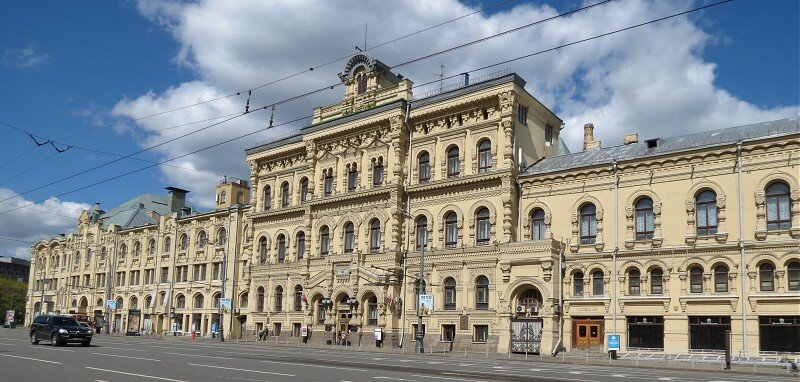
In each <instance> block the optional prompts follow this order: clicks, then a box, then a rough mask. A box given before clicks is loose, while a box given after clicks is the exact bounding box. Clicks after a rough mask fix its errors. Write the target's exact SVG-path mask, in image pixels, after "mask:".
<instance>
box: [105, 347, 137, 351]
mask: <svg viewBox="0 0 800 382" xmlns="http://www.w3.org/2000/svg"><path fill="white" fill-rule="evenodd" d="M101 347H102V348H103V349H114V350H128V351H144V350H142V349H126V348H112V347H110V346H101Z"/></svg>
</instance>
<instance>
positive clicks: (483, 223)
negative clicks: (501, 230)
mask: <svg viewBox="0 0 800 382" xmlns="http://www.w3.org/2000/svg"><path fill="white" fill-rule="evenodd" d="M475 229H476V232H475V241H476V242H477V244H478V245H486V244H489V237H490V236H491V233H492V227H491V223H490V222H489V209H488V208H486V207H481V208H480V209H478V211H477V212H476V213H475Z"/></svg>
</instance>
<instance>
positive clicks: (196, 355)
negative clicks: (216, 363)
mask: <svg viewBox="0 0 800 382" xmlns="http://www.w3.org/2000/svg"><path fill="white" fill-rule="evenodd" d="M162 353H164V354H173V355H185V356H187V357H203V358H216V359H233V358H230V357H217V356H213V355H200V354H186V353H172V352H168V351H165V352H162Z"/></svg>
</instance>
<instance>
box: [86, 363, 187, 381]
mask: <svg viewBox="0 0 800 382" xmlns="http://www.w3.org/2000/svg"><path fill="white" fill-rule="evenodd" d="M86 368H87V369H89V370H97V371H105V372H107V373H117V374H123V375H132V376H134V377H142V378H150V379H158V380H162V381H172V382H188V381H184V380H180V379H170V378H164V377H156V376H153V375H144V374H136V373H126V372H124V371H118V370H108V369H100V368H96V367H89V366H87V367H86Z"/></svg>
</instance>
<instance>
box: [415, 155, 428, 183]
mask: <svg viewBox="0 0 800 382" xmlns="http://www.w3.org/2000/svg"><path fill="white" fill-rule="evenodd" d="M418 177H419V182H420V183H425V182H428V181H430V180H431V157H430V155H428V152H427V151H423V152H422V153H421V154H419V170H418Z"/></svg>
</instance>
